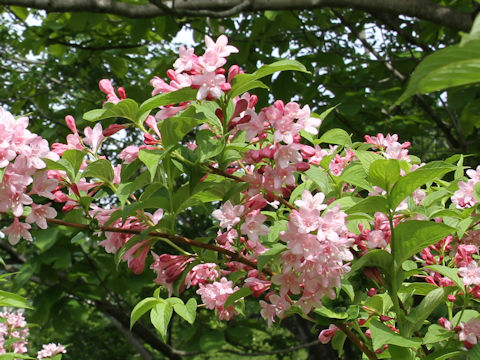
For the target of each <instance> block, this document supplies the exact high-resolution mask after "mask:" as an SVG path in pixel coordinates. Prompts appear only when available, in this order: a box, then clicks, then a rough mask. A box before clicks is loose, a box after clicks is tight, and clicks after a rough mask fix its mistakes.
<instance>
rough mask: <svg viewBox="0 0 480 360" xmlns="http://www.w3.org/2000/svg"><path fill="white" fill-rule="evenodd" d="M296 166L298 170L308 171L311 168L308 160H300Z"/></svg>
mask: <svg viewBox="0 0 480 360" xmlns="http://www.w3.org/2000/svg"><path fill="white" fill-rule="evenodd" d="M295 168H296V169H297V171H307V170H308V169H310V164H309V163H306V162H299V163H296V164H295Z"/></svg>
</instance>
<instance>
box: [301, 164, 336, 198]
mask: <svg viewBox="0 0 480 360" xmlns="http://www.w3.org/2000/svg"><path fill="white" fill-rule="evenodd" d="M304 174H305V175H306V176H308V178H309V179H311V180H312V181H314V182H315V183H316V184H317V185H318V186H319V187H320V190H321V191H322V192H323V193H325V194H328V193H329V192H330V188H331V186H330V182H329V178H328V174H327V172H326V171H325V170H322V169H320V168H318V167H316V166H312V167H311V168H310V169H308V170H307V171H305V172H304Z"/></svg>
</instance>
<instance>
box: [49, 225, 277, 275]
mask: <svg viewBox="0 0 480 360" xmlns="http://www.w3.org/2000/svg"><path fill="white" fill-rule="evenodd" d="M47 221H48V222H49V223H50V224H56V225H64V226H68V227H72V228H76V229H82V230H91V229H90V226H89V225H85V224H77V223H71V222H67V221H63V220H58V219H47ZM97 229H98V230H101V231H107V232H116V233H122V234H132V235H137V234H140V233H141V232H143V230H140V229H122V228H116V227H112V226H98V227H97ZM148 236H151V237H160V238H164V239H169V240H171V241H173V242H175V243H177V244H184V245H191V246H196V247H199V248H202V249H208V250H212V251H216V252H218V253H221V254H224V255H227V256H229V257H230V258H231V259H232V260H233V261H237V262H240V263H242V264H245V265H248V266H250V267H252V268H254V269H255V268H256V267H257V264H256V263H254V262H253V261H250V260H248V259H247V258H245V257H243V256H242V255H240V254H238V253H236V252H233V251H230V250H227V249H224V248H222V247H220V246H216V245H212V244H204V243H201V242H199V241H195V240H192V239H189V238H186V237H183V236H180V235H171V234H167V233H163V232H158V231H152V232H149V233H148ZM262 272H263V273H264V274H266V275H269V276H273V275H274V273H273V272H272V271H270V270H269V269H265V268H264V269H262Z"/></svg>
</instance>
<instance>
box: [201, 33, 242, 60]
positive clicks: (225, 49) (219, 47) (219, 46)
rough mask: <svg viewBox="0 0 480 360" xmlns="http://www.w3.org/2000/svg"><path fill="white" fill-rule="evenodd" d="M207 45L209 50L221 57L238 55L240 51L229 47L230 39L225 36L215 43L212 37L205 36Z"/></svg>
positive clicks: (221, 36)
mask: <svg viewBox="0 0 480 360" xmlns="http://www.w3.org/2000/svg"><path fill="white" fill-rule="evenodd" d="M205 44H206V45H207V50H210V49H211V50H213V51H215V52H216V53H217V54H218V56H220V57H227V56H229V55H230V54H231V53H238V49H237V48H236V47H235V46H232V45H228V38H227V37H226V36H225V35H220V36H219V37H218V38H217V41H216V42H214V41H213V40H212V38H211V37H210V36H207V35H206V36H205Z"/></svg>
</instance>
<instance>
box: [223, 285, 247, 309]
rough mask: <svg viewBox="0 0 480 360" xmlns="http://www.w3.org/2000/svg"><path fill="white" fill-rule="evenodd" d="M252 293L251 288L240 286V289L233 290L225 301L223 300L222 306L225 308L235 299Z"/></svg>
mask: <svg viewBox="0 0 480 360" xmlns="http://www.w3.org/2000/svg"><path fill="white" fill-rule="evenodd" d="M251 294H252V290H250V288H248V287H242V288H241V289H239V290H237V291H235V292H234V293H233V294H231V295H230V296H229V297H228V299H227V301H225V305H224V307H225V308H227V307H228V306H230V305H232V304H233V303H234V302H235V301H237V300H238V299H241V298H244V297H246V296H249V295H251Z"/></svg>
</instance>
